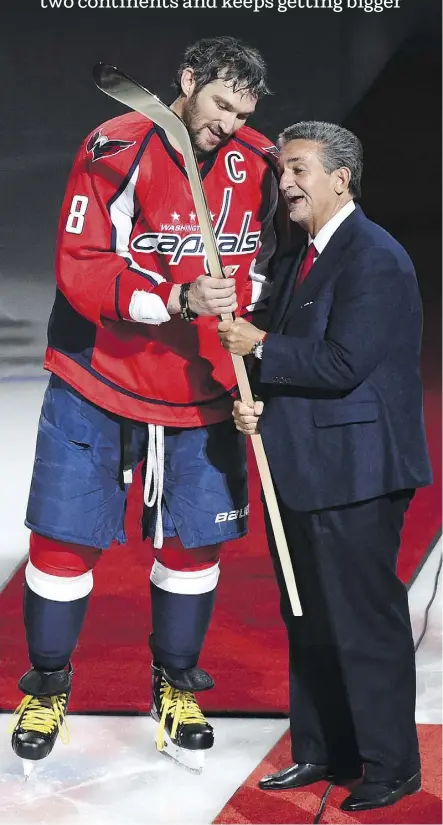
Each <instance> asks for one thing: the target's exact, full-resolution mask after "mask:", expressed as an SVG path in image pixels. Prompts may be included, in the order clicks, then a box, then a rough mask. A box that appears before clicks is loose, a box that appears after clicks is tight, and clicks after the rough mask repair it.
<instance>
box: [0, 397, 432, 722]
mask: <svg viewBox="0 0 443 825" xmlns="http://www.w3.org/2000/svg"><path fill="white" fill-rule="evenodd" d="M425 409H426V422H427V431H428V438H429V446H430V451H431V456H432V463H433V466H434V473H435V482H434V484H433V486H432V487H429V488H426V489H424V490H421V491H419V492H418V493H417V495H416V497H415V498H414V500H413V502H412V505H411V508H410V510H409V513H408V515H407V522H406V525H405V528H404V533H403V542H402V548H401V553H400V558H399V574H400V576H401V578H402V579H403V581H405V582H407V581H408V580H409V579H410V578H411V576H412V575H413V573H414V571H415V569H416V568H417V565H418V564H420V562H421V560H422V558H423V556H424V554H425V553H426V550H427V548H428V546H429V544H430V542H431V541H432V539H433V538H434V536H435V534H436V533H437V531H438V529H439V527H440V525H441V460H440V456H441V424H440V422H441V401H440V392H439V391H437V390H434V389H433V388H432V389H431V390H430V391H428V392H427V393H426V400H425ZM134 486H135V485H134ZM133 492H134V493H135V492H136V490H135V489H134V491H133ZM133 498H135V497H133ZM128 516H129V518H128V536H129V538H130V542H129V543H128V545H126V546H125V547H115V548H113V549H111V550H110V551H108V552H107V553H105V554H104V558H103V559H102V561H101V562H100V564H99V565H98V567H97V569H96V573H95V588H94V593H93V597H92V599H91V604H90V609H89V612H88V616H87V620H86V623H85V627H84V630H83V633H82V636H81V640H80V644H79V647H78V649H77V651H76V653H75V656H74V665H76V667H77V674H76V677H75V682H74V690H73V694H72V700H71V708H72V710H75V711H133V712H134V711H146V710H148V707H149V694H150V690H149V677H150V672H149V661H150V657H149V654H148V646H147V639H148V634H149V631H150V603H149V570H150V567H151V555H150V551H149V547H144V546H143V544H142V543H141V542H140V540H139V539H138V537H137V513H136V511H135V509H134V503H132V504H131V505H130V507H129V508H128ZM250 523H251V532H250V534H249V536H247V537H246V538H244V539H241V540H240V541H237V542H232V543H231V544H230V545H227V546H226V549H225V561H224V564H223V567H222V575H221V577H220V587H219V597H218V601H217V606H216V611H215V615H214V620H213V622H212V625H211V628H210V630H209V633H208V638H207V642H206V645H205V648H204V651H203V655H202V659H201V665H202V667H205V668H207V669H208V671H209V672H210V673H211V674H212V675H213V676H214V678H215V681H216V689H215V690H213V691H209V692H208V693H206V694H203V696H202V698H203V704H204V707H205V709H206V710H209V711H231V712H235V711H238V712H240V713H241V712H274V711H281V712H286V711H287V678H286V657H287V656H286V642H285V634H284V631H283V627H282V623H281V620H280V617H279V610H278V595H277V588H276V585H275V582H274V577H273V572H272V569H271V564H270V561H269V559H268V552H267V547H266V541H265V538H264V528H263V519H262V511H261V504H260V501H259V484H258V480H257V475H256V471H255V469H254V468H252V470H251V522H250ZM22 587H23V569H21V570H20V571H19V572H18V573H17V574H16V576H15V577H14V578H13V580H12V581H11V582H10V583H9V585H8V586H7V587H6V589H5V590H4V592H3V593H2V594H0V616H1V626H0V659H1V662H2V666H1V668H0V708H3V709H11V708H13V707H15V706H16V704H17V702H18V700H19V692H18V690H17V687H16V682H17V677H18V676H20V675H21V674H22V672H23V671H24V670H25V669H26V668H27V667H28V660H27V655H26V646H25V636H24V629H23V625H22V620H21V600H22Z"/></svg>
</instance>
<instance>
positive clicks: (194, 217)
mask: <svg viewBox="0 0 443 825" xmlns="http://www.w3.org/2000/svg"><path fill="white" fill-rule="evenodd" d="M196 217H197V215H196V214H195V212H190V213H189V220H190V221H192V222H193V223H194V221H195V219H196Z"/></svg>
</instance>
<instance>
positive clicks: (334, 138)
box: [278, 120, 363, 198]
mask: <svg viewBox="0 0 443 825" xmlns="http://www.w3.org/2000/svg"><path fill="white" fill-rule="evenodd" d="M290 140H312V141H314V142H315V143H318V144H320V145H321V154H320V157H321V161H322V164H323V166H324V169H325V171H326V172H327V173H328V174H331V172H333V171H334V170H335V169H340V168H341V167H342V166H345V167H346V168H347V169H349V171H350V173H351V179H350V181H349V192H350V194H351V195H352V197H353V198H360V197H361V176H362V172H363V146H362V145H361V142H360V141H359V139H358V137H356V136H355V135H354V134H353V133H352V132H350V131H349V129H344V128H343V126H337V124H336V123H323V122H321V121H317V120H304V121H301V122H300V123H294V125H293V126H288V127H287V128H286V129H285V130H284V131H283V132H282V133H281V135H280V136H279V139H278V143H279V146H284V144H285V143H289V141H290Z"/></svg>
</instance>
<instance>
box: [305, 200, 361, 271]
mask: <svg viewBox="0 0 443 825" xmlns="http://www.w3.org/2000/svg"><path fill="white" fill-rule="evenodd" d="M354 209H355V203H354V201H348V203H345V205H344V206H342V208H341V209H340V210H339V211H338V212H337V213H336V214H335V215H333V217H332V218H331V219H330V220H329V221H328V222H327V223H325V225H324V226H322V228H321V229H320V232H318V233H317V235H316V236H315V238H311V236H310V235H309V245H310V244H311V243H312V241H314V243H315V248H316V250H317V255H316V257H315V259H314V260H316V259H317V258H318V256H319V255H321V253H322V252H323V250H324V248H325V246H326V245H327V244H328V243H329V241H330V240H331V238H332V236H333V234H334V232H336V231H337V229H338V227H339V226H340V224H342V223H343V221H344V220H346V218H349V215H351V214H352V212H353V211H354Z"/></svg>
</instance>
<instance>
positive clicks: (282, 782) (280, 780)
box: [258, 762, 328, 791]
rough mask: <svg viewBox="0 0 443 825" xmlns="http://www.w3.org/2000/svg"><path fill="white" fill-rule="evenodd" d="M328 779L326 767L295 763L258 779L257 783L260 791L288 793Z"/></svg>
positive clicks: (308, 763)
mask: <svg viewBox="0 0 443 825" xmlns="http://www.w3.org/2000/svg"><path fill="white" fill-rule="evenodd" d="M327 778H328V766H327V765H312V764H311V763H310V762H307V763H303V762H300V763H296V764H295V765H290V767H289V768H283V770H282V771H277V773H270V774H268V775H267V776H264V777H263V778H262V779H260V782H259V783H258V786H259V788H261V789H262V791H288V790H290V789H291V788H303V787H304V786H305V785H312V783H313V782H318V781H319V780H320V779H327Z"/></svg>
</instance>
